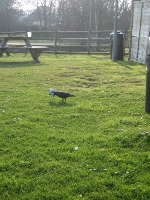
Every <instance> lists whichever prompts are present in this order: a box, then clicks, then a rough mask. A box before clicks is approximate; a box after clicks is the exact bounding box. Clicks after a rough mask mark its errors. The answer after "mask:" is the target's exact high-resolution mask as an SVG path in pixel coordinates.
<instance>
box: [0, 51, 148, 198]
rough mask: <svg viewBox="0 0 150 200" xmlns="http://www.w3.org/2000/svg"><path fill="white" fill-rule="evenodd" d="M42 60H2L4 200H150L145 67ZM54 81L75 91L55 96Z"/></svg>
mask: <svg viewBox="0 0 150 200" xmlns="http://www.w3.org/2000/svg"><path fill="white" fill-rule="evenodd" d="M40 61H41V63H40V64H35V63H34V62H33V61H32V58H31V56H30V55H28V56H27V57H23V55H22V54H12V55H11V56H10V57H6V56H5V55H4V57H2V58H0V199H1V200H18V199H21V200H27V199H28V200H32V199H34V200H66V199H67V200H68V199H69V200H78V199H83V200H91V199H92V200H99V199H102V200H116V199H120V200H131V199H135V200H148V199H149V191H150V175H149V172H150V152H149V148H150V134H148V133H149V132H150V126H149V121H150V116H149V115H148V114H146V113H145V108H144V106H145V78H146V70H145V66H143V65H140V64H137V63H133V62H128V61H127V59H126V60H125V61H118V62H117V63H116V62H112V61H111V60H110V59H109V58H107V57H106V56H100V55H91V56H86V55H57V56H54V55H48V54H43V55H41V56H40ZM51 87H53V88H54V89H56V90H58V91H66V92H70V93H72V94H74V95H75V97H74V98H70V99H69V98H68V99H67V102H66V103H64V102H61V99H59V98H58V97H54V98H51V97H49V96H48V91H49V88H51ZM147 132H148V133H147ZM75 147H78V150H75Z"/></svg>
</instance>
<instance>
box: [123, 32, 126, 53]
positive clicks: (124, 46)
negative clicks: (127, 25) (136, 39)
mask: <svg viewBox="0 0 150 200" xmlns="http://www.w3.org/2000/svg"><path fill="white" fill-rule="evenodd" d="M126 33H127V32H126V29H124V33H123V56H125V52H126Z"/></svg>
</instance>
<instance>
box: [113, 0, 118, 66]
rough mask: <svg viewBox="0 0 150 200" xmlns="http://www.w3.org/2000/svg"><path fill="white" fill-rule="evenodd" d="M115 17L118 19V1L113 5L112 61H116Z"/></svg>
mask: <svg viewBox="0 0 150 200" xmlns="http://www.w3.org/2000/svg"><path fill="white" fill-rule="evenodd" d="M117 17H118V0H116V3H115V18H114V36H113V52H112V60H113V61H114V62H116V61H117Z"/></svg>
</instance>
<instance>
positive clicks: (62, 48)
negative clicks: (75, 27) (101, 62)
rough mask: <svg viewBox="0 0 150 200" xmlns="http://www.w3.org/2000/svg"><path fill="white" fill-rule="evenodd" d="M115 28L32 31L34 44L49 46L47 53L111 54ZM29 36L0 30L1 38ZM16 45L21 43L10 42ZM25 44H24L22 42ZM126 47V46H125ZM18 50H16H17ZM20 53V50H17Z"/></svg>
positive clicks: (125, 33) (19, 32)
mask: <svg viewBox="0 0 150 200" xmlns="http://www.w3.org/2000/svg"><path fill="white" fill-rule="evenodd" d="M112 32H113V30H104V31H97V32H96V31H90V30H88V31H58V30H54V31H32V36H31V39H30V41H31V43H32V45H34V46H35V45H38V46H39V45H42V46H43V45H46V46H48V49H47V51H45V52H46V53H54V54H60V53H61V54H73V53H76V54H78V53H79V54H81V53H84V54H88V55H90V54H98V53H101V54H110V52H111V47H110V33H112ZM6 35H9V36H18V35H24V36H27V32H22V31H16V32H0V38H2V37H3V36H6ZM124 36H125V37H124V38H127V37H126V36H127V32H126V31H124ZM9 45H12V46H13V47H14V50H15V47H17V46H20V45H21V43H19V44H17V43H10V44H9ZM22 45H23V44H22ZM124 48H125V46H124ZM15 52H16V51H15ZM17 53H19V52H17Z"/></svg>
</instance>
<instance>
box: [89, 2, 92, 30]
mask: <svg viewBox="0 0 150 200" xmlns="http://www.w3.org/2000/svg"><path fill="white" fill-rule="evenodd" d="M89 3H90V5H89V6H90V7H89V30H91V15H92V13H91V0H90V2H89Z"/></svg>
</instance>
